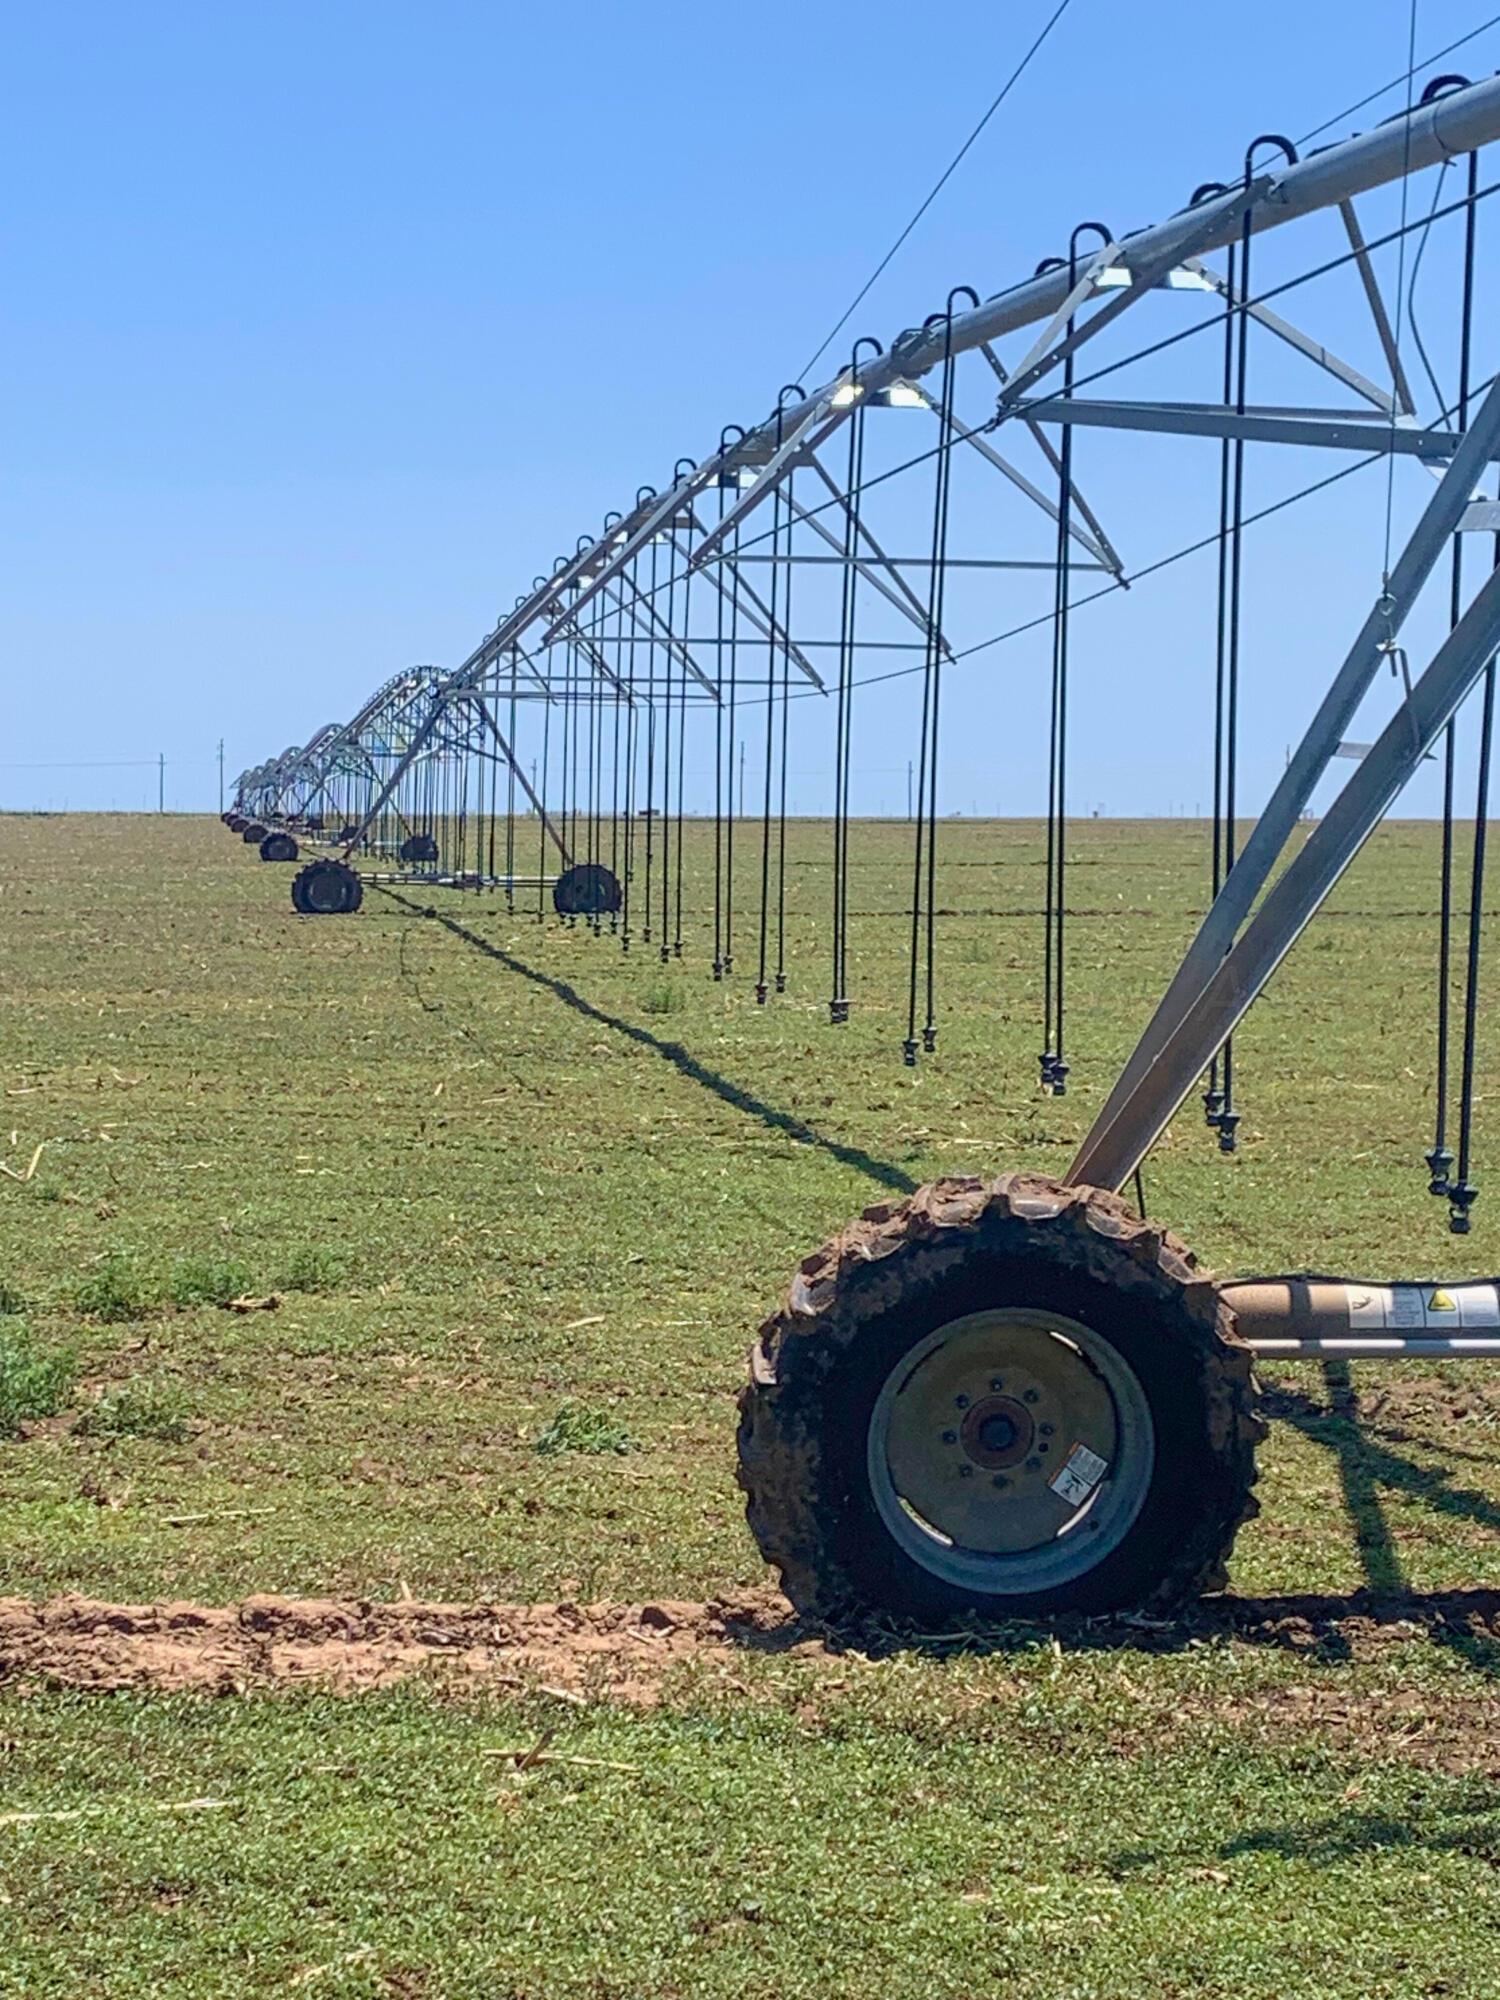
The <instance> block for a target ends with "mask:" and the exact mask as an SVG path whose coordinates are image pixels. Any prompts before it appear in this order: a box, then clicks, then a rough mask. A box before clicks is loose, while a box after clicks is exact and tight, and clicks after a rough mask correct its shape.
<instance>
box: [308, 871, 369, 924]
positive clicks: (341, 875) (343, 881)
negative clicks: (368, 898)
mask: <svg viewBox="0 0 1500 2000" xmlns="http://www.w3.org/2000/svg"><path fill="white" fill-rule="evenodd" d="M364 897H365V885H364V883H363V882H361V881H360V879H359V877H358V875H356V874H355V872H354V870H353V869H352V868H350V867H348V866H346V865H345V863H344V862H342V861H310V862H309V863H308V865H307V866H306V867H305V868H303V869H301V870H299V872H298V873H297V874H296V875H294V876H293V878H292V908H293V909H294V910H296V911H297V912H298V914H299V915H300V916H304V917H341V916H349V915H352V914H353V912H354V911H355V910H357V909H358V908H359V906H360V904H361V903H362V902H363V901H364Z"/></svg>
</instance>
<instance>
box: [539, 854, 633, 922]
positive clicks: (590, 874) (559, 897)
mask: <svg viewBox="0 0 1500 2000" xmlns="http://www.w3.org/2000/svg"><path fill="white" fill-rule="evenodd" d="M623 901H624V898H623V896H622V895H621V892H620V878H619V876H618V875H616V874H615V872H614V870H613V869H611V868H606V867H605V866H604V865H603V863H602V862H598V861H578V862H575V863H574V864H573V866H572V867H571V868H565V869H564V870H563V872H562V873H561V875H559V876H558V878H557V880H556V881H555V882H554V883H553V885H552V907H553V908H554V909H555V910H556V911H557V914H558V915H559V916H560V917H602V916H608V915H610V914H611V913H612V912H613V911H615V910H618V909H619V907H620V905H621V903H622V902H623Z"/></svg>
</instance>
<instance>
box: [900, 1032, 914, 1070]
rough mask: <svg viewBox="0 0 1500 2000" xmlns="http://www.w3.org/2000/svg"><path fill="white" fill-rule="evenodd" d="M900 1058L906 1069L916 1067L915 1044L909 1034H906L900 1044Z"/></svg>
mask: <svg viewBox="0 0 1500 2000" xmlns="http://www.w3.org/2000/svg"><path fill="white" fill-rule="evenodd" d="M901 1059H902V1061H903V1062H904V1063H905V1064H906V1067H907V1068H908V1069H915V1068H916V1066H917V1045H916V1043H915V1042H914V1041H912V1039H911V1037H910V1036H908V1037H907V1039H906V1040H905V1041H904V1042H903V1043H902V1044H901Z"/></svg>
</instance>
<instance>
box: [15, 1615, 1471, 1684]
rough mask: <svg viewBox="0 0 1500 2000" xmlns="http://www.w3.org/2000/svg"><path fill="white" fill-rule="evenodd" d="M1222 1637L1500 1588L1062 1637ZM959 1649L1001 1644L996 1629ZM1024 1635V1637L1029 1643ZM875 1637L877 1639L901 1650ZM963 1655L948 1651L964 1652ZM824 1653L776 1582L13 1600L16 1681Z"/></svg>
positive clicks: (573, 1680)
mask: <svg viewBox="0 0 1500 2000" xmlns="http://www.w3.org/2000/svg"><path fill="white" fill-rule="evenodd" d="M1209 1634H1219V1635H1222V1636H1224V1637H1230V1638H1234V1639H1238V1640H1240V1641H1242V1642H1244V1643H1247V1644H1251V1645H1261V1646H1272V1647H1276V1648H1279V1649H1283V1650H1286V1651H1290V1652H1294V1653H1298V1654H1302V1655H1305V1656H1308V1657H1315V1658H1321V1659H1323V1660H1325V1661H1331V1660H1337V1659H1344V1660H1347V1659H1351V1658H1357V1657H1364V1656H1368V1655H1369V1654H1371V1653H1372V1652H1375V1651H1376V1650H1378V1649H1379V1648H1381V1647H1383V1646H1387V1645H1391V1644H1397V1643H1400V1642H1402V1641H1410V1640H1412V1639H1415V1638H1421V1637H1423V1636H1427V1637H1430V1638H1433V1639H1438V1640H1441V1641H1443V1642H1445V1643H1448V1644H1453V1643H1458V1644H1460V1645H1462V1646H1464V1647H1465V1648H1466V1649H1472V1648H1475V1647H1478V1648H1480V1649H1482V1650H1483V1651H1484V1652H1485V1653H1487V1654H1488V1653H1489V1652H1490V1651H1491V1649H1495V1650H1496V1651H1497V1652H1500V1592H1496V1591H1492V1590H1469V1591H1453V1592H1449V1593H1445V1594H1442V1595H1436V1596H1431V1597H1408V1598H1397V1599H1385V1600H1380V1599H1374V1598H1371V1597H1369V1596H1367V1595H1366V1594H1364V1593H1356V1594H1355V1595H1354V1596H1351V1597H1338V1598H1318V1597H1303V1598H1299V1597H1285V1598H1270V1599H1255V1598H1239V1597H1233V1596H1229V1597H1223V1598H1218V1599H1213V1600H1210V1601H1208V1602H1207V1603H1205V1604H1204V1605H1203V1606H1202V1607H1200V1609H1199V1610H1198V1611H1197V1612H1196V1613H1194V1614H1193V1615H1192V1616H1191V1617H1189V1618H1186V1619H1182V1620H1157V1619H1126V1620H1121V1621H1117V1622H1095V1623H1090V1624H1081V1625H1078V1626H1076V1627H1075V1628H1073V1629H1071V1630H1069V1631H1065V1632H1062V1633H1061V1636H1062V1637H1063V1638H1064V1639H1065V1641H1066V1642H1067V1643H1069V1644H1070V1645H1076V1646H1080V1647H1084V1648H1089V1649H1092V1648H1104V1649H1108V1648H1113V1647H1118V1646H1126V1647H1130V1648H1134V1649H1140V1650H1144V1651H1173V1650H1175V1649H1176V1648H1177V1647H1178V1646H1180V1645H1182V1644H1184V1643H1186V1642H1188V1641H1190V1640H1192V1639H1194V1638H1201V1637H1204V1636H1207V1635H1209ZM948 1640H949V1646H950V1647H952V1646H961V1647H965V1648H967V1647H973V1648H975V1649H983V1647H984V1644H985V1642H984V1640H983V1638H982V1635H980V1634H978V1633H975V1634H972V1635H968V1634H959V1633H953V1634H951V1635H948ZM1012 1642H1013V1641H1012ZM892 1643H893V1642H892V1641H891V1639H890V1638H889V1637H888V1638H887V1639H886V1641H885V1642H884V1644H883V1645H875V1644H873V1643H872V1642H866V1644H867V1647H868V1649H869V1650H874V1651H881V1650H889V1649H890V1647H891V1644H892ZM946 1649H947V1648H945V1650H946ZM754 1652H759V1653H779V1654H782V1655H793V1656H795V1657H798V1658H802V1659H806V1660H808V1661H810V1662H813V1663H816V1662H818V1661H833V1660H835V1659H837V1658H839V1657H840V1653H841V1648H840V1646H839V1643H838V1641H837V1640H836V1639H834V1638H832V1637H829V1636H823V1635H819V1634H818V1633H816V1632H813V1631H811V1630H810V1629H809V1628H807V1627H806V1626H803V1625H800V1624H799V1623H798V1622H797V1620H796V1619H795V1617H794V1616H793V1614H792V1612H791V1611H790V1610H789V1608H788V1607H787V1604H786V1602H785V1600H784V1599H783V1598H782V1597H781V1596H780V1595H779V1594H778V1593H776V1592H775V1591H771V1590H765V1591H758V1592H757V1591H744V1592H739V1593H735V1594H730V1595H726V1596H724V1597H721V1598H715V1599H712V1600H710V1601H709V1602H707V1603H686V1602H678V1601H673V1600H670V1599H662V1600H658V1601H656V1602H653V1603H647V1604H594V1605H576V1604H529V1605H516V1604H420V1603H415V1602H403V1603H396V1604H372V1603H365V1602H360V1601H356V1600H350V1599H318V1598H289V1597H273V1596H258V1597H248V1598H246V1599H245V1600H244V1601H243V1603H240V1604H230V1605H223V1606H210V1605H202V1604H185V1603H170V1602H169V1603H162V1604H105V1603H100V1602H97V1601H96V1600H94V1599H92V1598H86V1597H72V1596H69V1597H56V1598H52V1599H49V1600H47V1601H46V1602H42V1603H36V1602H33V1601H31V1600H29V1599H25V1598H16V1597H12V1598H0V1684H3V1683H6V1682H22V1683H28V1682H29V1683H34V1684H43V1685H50V1686H54V1687H71V1688H90V1689H97V1690H101V1691H102V1690H107V1689H112V1688H137V1689H150V1690H152V1691H155V1692H170V1691H175V1690H188V1689H197V1690H200V1691H203V1692H236V1691H240V1690H248V1689H255V1688H271V1687H289V1686H298V1685H302V1686H309V1685H320V1686H325V1687H329V1688H333V1689H337V1690H339V1691H343V1692H348V1693H355V1692H359V1691H360V1690H363V1689H368V1688H378V1687H386V1686H391V1685H393V1684H394V1683H396V1682H398V1681H401V1680H404V1679H407V1678H409V1677H410V1676H412V1675H414V1674H435V1675H440V1676H442V1677H443V1678H445V1679H446V1680H448V1681H450V1682H451V1683H452V1684H455V1685H458V1686H470V1685H472V1686H474V1687H483V1686H485V1685H489V1686H493V1687H507V1686H509V1687H552V1688H554V1689H562V1690H565V1691H568V1692H572V1693H583V1694H607V1695H610V1696H613V1697H614V1698H616V1699H620V1700H625V1701H630V1702H636V1703H649V1702H651V1701H652V1700H654V1699H655V1698H656V1694H657V1692H658V1690H659V1688H660V1684H661V1682H662V1680H663V1678H664V1676H665V1675H666V1674H667V1673H668V1672H669V1671H670V1670H671V1669H672V1668H674V1667H676V1666H679V1665H684V1664H687V1663H690V1662H691V1663H696V1664H698V1665H699V1666H706V1667H708V1668H709V1669H710V1670H714V1671H717V1672H718V1673H720V1674H722V1675H724V1676H726V1677H729V1678H731V1679H732V1678H733V1676H734V1673H735V1670H736V1666H737V1665H743V1663H744V1660H745V1656H746V1654H747V1653H754Z"/></svg>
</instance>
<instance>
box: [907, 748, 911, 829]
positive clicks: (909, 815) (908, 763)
mask: <svg viewBox="0 0 1500 2000" xmlns="http://www.w3.org/2000/svg"><path fill="white" fill-rule="evenodd" d="M906 817H907V818H908V819H910V818H911V759H910V757H908V758H907V760H906Z"/></svg>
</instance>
